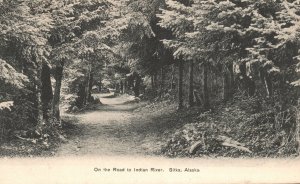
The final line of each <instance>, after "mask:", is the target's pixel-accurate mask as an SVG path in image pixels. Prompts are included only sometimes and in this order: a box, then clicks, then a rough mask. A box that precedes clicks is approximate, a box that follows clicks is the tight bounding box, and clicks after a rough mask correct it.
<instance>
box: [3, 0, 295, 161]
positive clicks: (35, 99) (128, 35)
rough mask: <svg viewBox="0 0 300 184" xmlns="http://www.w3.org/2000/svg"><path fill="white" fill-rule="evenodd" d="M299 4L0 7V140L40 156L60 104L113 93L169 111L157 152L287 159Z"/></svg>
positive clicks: (25, 0) (6, 0) (87, 102)
mask: <svg viewBox="0 0 300 184" xmlns="http://www.w3.org/2000/svg"><path fill="white" fill-rule="evenodd" d="M299 9H300V1H299V0H294V1H292V0H276V1H274V0H35V1H30V0H0V144H4V143H7V142H10V141H11V140H14V139H20V140H23V141H30V142H32V143H34V144H35V145H36V146H38V147H39V149H40V148H41V149H42V148H43V149H48V148H49V147H51V145H52V144H54V143H52V142H56V141H57V140H59V139H60V140H61V139H65V138H64V136H63V135H64V129H65V128H66V127H65V126H66V125H64V122H65V121H66V120H64V117H63V116H62V115H61V112H62V111H63V108H62V107H66V108H67V109H64V110H66V111H67V112H69V113H78V112H82V111H84V110H86V109H89V108H90V107H91V106H93V105H97V104H101V103H102V100H101V98H98V97H95V96H94V95H93V94H95V93H106V92H108V91H111V92H112V91H113V92H114V95H115V96H122V95H125V94H128V95H132V96H134V97H135V98H134V101H135V103H138V102H140V101H143V102H146V103H147V106H145V107H143V108H144V109H143V108H142V109H141V111H143V110H144V111H149V109H150V112H152V111H151V109H152V110H153V112H154V111H161V112H162V115H164V110H165V108H166V107H168V106H172V107H174V108H175V110H174V111H172V113H173V114H171V116H170V117H172V118H171V119H170V120H169V121H172V123H173V124H174V125H173V126H174V127H175V130H173V129H172V131H168V135H167V137H165V139H167V142H166V143H165V144H164V145H163V146H162V148H161V150H162V151H161V153H160V154H165V155H168V156H172V157H173V156H191V155H196V156H203V155H215V156H234V157H235V156H236V157H238V156H242V155H247V154H248V156H262V157H265V156H270V157H273V156H292V155H294V156H295V155H298V154H299V151H300V138H299V136H300V115H299V113H300V111H299V104H298V99H299V92H300V91H299V86H300V77H299V72H300V63H299V60H300V55H299V48H300V11H299ZM165 114H167V113H165ZM153 126H154V125H153ZM155 126H156V125H155ZM242 142H243V143H244V144H243V143H242ZM0 155H5V153H3V154H2V153H0Z"/></svg>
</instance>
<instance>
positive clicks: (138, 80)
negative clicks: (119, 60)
mask: <svg viewBox="0 0 300 184" xmlns="http://www.w3.org/2000/svg"><path fill="white" fill-rule="evenodd" d="M140 86H141V77H140V76H139V75H138V74H137V76H136V80H135V85H134V96H135V97H139V96H140Z"/></svg>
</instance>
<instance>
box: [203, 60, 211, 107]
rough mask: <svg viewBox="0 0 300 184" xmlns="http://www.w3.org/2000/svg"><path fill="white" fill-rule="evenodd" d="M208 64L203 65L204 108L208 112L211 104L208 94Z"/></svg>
mask: <svg viewBox="0 0 300 184" xmlns="http://www.w3.org/2000/svg"><path fill="white" fill-rule="evenodd" d="M207 78H208V64H207V63H206V62H204V63H203V108H204V110H208V109H209V108H210V104H209V92H208V80H207Z"/></svg>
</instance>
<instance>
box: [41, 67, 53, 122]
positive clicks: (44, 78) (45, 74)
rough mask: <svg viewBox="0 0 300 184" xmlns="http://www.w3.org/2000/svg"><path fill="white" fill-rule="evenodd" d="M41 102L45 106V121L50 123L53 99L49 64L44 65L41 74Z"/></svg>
mask: <svg viewBox="0 0 300 184" xmlns="http://www.w3.org/2000/svg"><path fill="white" fill-rule="evenodd" d="M41 85H42V86H41V91H42V92H41V100H42V106H43V119H44V121H45V122H46V123H49V121H50V117H51V115H50V111H51V102H52V99H53V92H52V85H51V71H50V67H49V66H48V65H47V64H43V66H42V73H41Z"/></svg>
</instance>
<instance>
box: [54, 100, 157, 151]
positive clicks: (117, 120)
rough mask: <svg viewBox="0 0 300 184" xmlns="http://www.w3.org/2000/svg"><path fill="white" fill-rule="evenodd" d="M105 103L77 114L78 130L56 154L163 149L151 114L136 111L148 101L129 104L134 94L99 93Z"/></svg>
mask: <svg viewBox="0 0 300 184" xmlns="http://www.w3.org/2000/svg"><path fill="white" fill-rule="evenodd" d="M97 96H98V97H100V99H101V102H102V103H103V105H99V106H98V107H97V108H96V110H92V111H89V112H85V113H83V114H78V115H75V117H76V118H77V119H78V120H79V121H78V123H76V126H77V127H78V128H79V130H77V131H75V132H74V133H72V134H73V135H71V136H70V137H68V141H67V143H63V144H62V145H61V146H60V147H59V148H58V151H57V153H56V156H86V155H114V156H123V155H124V156H125V155H127V156H132V155H153V154H155V153H158V152H159V151H160V145H161V142H160V140H159V136H158V134H159V133H160V131H157V128H156V126H155V125H153V123H154V124H155V123H156V122H154V121H153V119H152V117H150V116H149V115H148V116H147V115H146V116H145V115H144V114H141V113H136V112H133V111H134V109H137V108H138V107H141V106H143V105H145V103H143V102H140V103H130V100H131V99H132V96H128V95H123V96H118V97H111V96H110V95H103V94H102V95H97Z"/></svg>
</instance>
